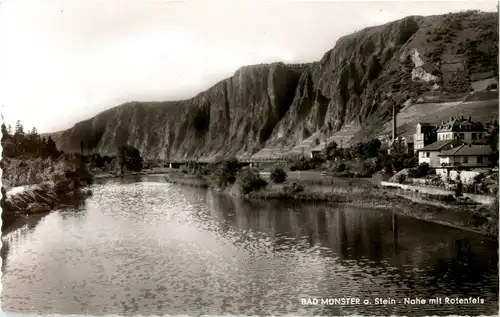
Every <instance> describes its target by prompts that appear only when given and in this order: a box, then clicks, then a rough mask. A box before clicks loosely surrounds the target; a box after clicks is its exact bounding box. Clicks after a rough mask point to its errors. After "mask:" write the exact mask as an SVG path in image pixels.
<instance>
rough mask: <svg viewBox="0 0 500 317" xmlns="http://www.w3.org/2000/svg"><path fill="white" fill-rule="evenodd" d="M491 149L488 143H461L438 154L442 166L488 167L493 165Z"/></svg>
mask: <svg viewBox="0 0 500 317" xmlns="http://www.w3.org/2000/svg"><path fill="white" fill-rule="evenodd" d="M492 154H493V151H492V149H491V147H490V146H489V145H475V144H462V145H460V146H457V147H455V148H452V149H448V150H444V151H441V153H439V154H438V156H439V158H440V164H441V166H442V167H447V168H449V167H454V168H458V167H467V168H478V167H489V166H493V165H494V162H493V160H492Z"/></svg>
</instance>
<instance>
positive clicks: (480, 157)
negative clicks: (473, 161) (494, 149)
mask: <svg viewBox="0 0 500 317" xmlns="http://www.w3.org/2000/svg"><path fill="white" fill-rule="evenodd" d="M477 163H478V164H483V157H482V156H478V157H477Z"/></svg>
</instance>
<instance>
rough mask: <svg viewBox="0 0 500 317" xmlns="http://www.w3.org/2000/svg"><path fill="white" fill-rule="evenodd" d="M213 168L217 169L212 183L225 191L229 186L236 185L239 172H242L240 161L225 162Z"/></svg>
mask: <svg viewBox="0 0 500 317" xmlns="http://www.w3.org/2000/svg"><path fill="white" fill-rule="evenodd" d="M212 166H213V167H212V168H215V171H214V172H213V174H212V181H213V184H214V185H215V187H217V188H219V189H224V188H226V187H227V186H229V185H231V184H234V182H235V181H236V176H237V175H238V171H239V170H240V166H239V164H238V161H235V160H229V161H223V162H220V163H217V164H215V165H212Z"/></svg>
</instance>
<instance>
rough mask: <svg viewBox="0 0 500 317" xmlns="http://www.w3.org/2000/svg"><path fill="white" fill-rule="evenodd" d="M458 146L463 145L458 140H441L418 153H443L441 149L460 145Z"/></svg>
mask: <svg viewBox="0 0 500 317" xmlns="http://www.w3.org/2000/svg"><path fill="white" fill-rule="evenodd" d="M458 144H461V142H460V141H458V140H456V139H452V140H441V141H436V142H434V143H432V144H429V145H427V146H425V147H423V148H421V149H418V151H441V149H442V148H444V147H445V146H447V145H458Z"/></svg>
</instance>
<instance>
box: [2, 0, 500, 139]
mask: <svg viewBox="0 0 500 317" xmlns="http://www.w3.org/2000/svg"><path fill="white" fill-rule="evenodd" d="M496 3H497V2H495V1H480V2H479V1H471V0H468V1H461V2H457V1H454V2H450V1H432V2H421V1H420V2H417V1H402V2H382V1H372V2H367V1H365V2H353V1H349V2H333V1H324V2H319V1H316V2H312V1H294V2H292V1H256V0H254V1H251V2H250V1H243V0H231V1H224V2H223V1H216V0H210V1H206V2H197V1H177V2H167V1H159V0H158V1H154V0H148V1H138V0H137V1H132V0H131V1H118V0H116V1H115V0H87V1H84V0H63V1H51V0H43V1H23V0H3V1H1V0H0V48H1V49H0V106H1V109H0V112H1V113H2V114H3V115H4V116H5V119H6V121H7V123H10V124H12V125H14V123H15V121H16V120H17V119H20V120H21V121H22V122H23V124H24V125H25V127H26V128H31V127H33V126H36V127H37V129H38V131H40V132H53V131H57V130H61V129H66V128H69V127H71V126H73V124H75V123H76V122H78V121H80V120H83V119H87V118H89V117H91V116H94V115H96V114H97V113H99V112H100V111H102V110H104V109H107V108H110V107H113V106H116V105H118V104H120V103H122V102H126V101H132V100H174V99H185V98H189V97H192V96H194V95H195V94H196V93H198V92H200V91H202V90H204V89H206V88H209V87H210V86H211V85H213V84H214V83H216V82H217V81H219V80H221V79H223V78H226V77H229V76H230V75H232V74H233V73H234V71H235V70H237V69H238V68H239V67H241V66H243V65H248V64H257V63H265V62H275V61H285V62H308V61H315V60H319V59H320V58H321V57H322V55H323V54H324V53H325V52H326V51H327V50H329V49H331V48H332V47H333V46H334V45H335V41H336V40H337V39H338V38H339V37H340V36H342V35H345V34H348V33H351V32H353V31H356V30H358V29H361V28H363V27H366V26H373V25H378V24H382V23H386V22H389V21H392V20H396V19H399V18H402V17H405V16H408V15H432V14H441V13H447V12H450V11H460V10H465V9H480V10H484V11H495V10H496Z"/></svg>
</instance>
